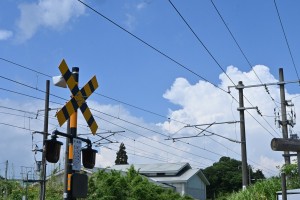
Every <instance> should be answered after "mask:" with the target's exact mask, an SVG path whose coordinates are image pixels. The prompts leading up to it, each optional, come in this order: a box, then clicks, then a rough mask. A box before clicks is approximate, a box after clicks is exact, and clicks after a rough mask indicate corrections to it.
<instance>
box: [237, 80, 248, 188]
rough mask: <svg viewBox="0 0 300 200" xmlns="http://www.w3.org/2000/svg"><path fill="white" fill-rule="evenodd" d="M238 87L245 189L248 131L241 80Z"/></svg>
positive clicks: (246, 180)
mask: <svg viewBox="0 0 300 200" xmlns="http://www.w3.org/2000/svg"><path fill="white" fill-rule="evenodd" d="M236 88H237V89H238V90H239V108H238V110H239V111H240V132H241V153H242V177H243V190H245V189H246V187H247V186H248V170H247V166H248V165H247V148H246V131H245V114H244V111H245V107H244V94H243V89H244V85H243V82H242V81H239V83H238V85H237V86H236Z"/></svg>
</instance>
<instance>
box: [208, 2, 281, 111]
mask: <svg viewBox="0 0 300 200" xmlns="http://www.w3.org/2000/svg"><path fill="white" fill-rule="evenodd" d="M211 3H212V5H213V7H214V9H215V10H216V12H217V13H218V15H219V17H220V18H221V20H222V22H223V24H224V25H225V27H226V29H227V30H228V32H229V34H230V35H231V37H232V39H233V40H234V42H235V44H236V45H237V47H238V49H239V50H240V52H241V53H242V55H243V57H244V58H245V60H246V62H247V63H248V65H249V66H250V68H251V69H252V71H253V72H254V74H255V76H256V77H257V79H258V80H259V81H260V83H261V84H263V82H262V80H261V79H260V78H259V76H258V75H257V73H256V71H255V70H254V68H253V66H252V64H251V62H250V61H249V59H248V58H247V56H246V54H245V53H244V51H243V50H242V48H241V46H240V45H239V43H238V42H237V40H236V38H235V37H234V35H233V33H232V31H231V30H230V29H229V27H228V25H227V23H226V22H225V20H224V18H223V17H222V15H221V13H220V11H219V10H218V8H217V6H216V5H215V3H214V2H213V0H211ZM265 91H266V92H267V94H269V96H270V98H271V100H272V101H273V102H274V104H275V106H276V107H278V105H277V104H276V102H275V99H274V98H273V97H272V96H271V94H270V92H269V89H268V86H265Z"/></svg>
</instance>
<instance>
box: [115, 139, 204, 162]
mask: <svg viewBox="0 0 300 200" xmlns="http://www.w3.org/2000/svg"><path fill="white" fill-rule="evenodd" d="M119 135H120V136H122V137H124V138H127V139H129V140H132V141H135V142H139V143H141V144H143V145H146V146H149V147H151V148H154V149H155V150H159V151H162V152H165V153H167V154H171V155H173V156H176V157H179V158H184V159H187V160H189V161H190V162H197V163H199V164H202V162H198V161H196V160H190V159H188V158H186V157H183V156H180V155H178V154H175V153H173V152H169V151H166V150H164V149H162V148H158V147H155V146H152V145H150V144H148V143H145V142H142V141H139V140H136V139H133V138H130V137H128V136H125V135H123V134H119Z"/></svg>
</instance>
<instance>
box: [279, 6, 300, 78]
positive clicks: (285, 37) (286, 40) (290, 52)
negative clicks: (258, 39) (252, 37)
mask: <svg viewBox="0 0 300 200" xmlns="http://www.w3.org/2000/svg"><path fill="white" fill-rule="evenodd" d="M274 5H275V8H276V12H277V16H278V19H279V22H280V26H281V30H282V32H283V35H284V39H285V42H286V45H287V47H288V50H289V54H290V56H291V59H292V62H293V66H294V69H295V72H296V75H297V78H298V80H300V78H299V75H298V70H297V68H296V64H295V61H294V57H293V55H292V51H291V48H290V45H289V42H288V39H287V36H286V33H285V30H284V27H283V24H282V21H281V17H280V14H279V10H278V7H277V4H276V0H274Z"/></svg>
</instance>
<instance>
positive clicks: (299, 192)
mask: <svg viewBox="0 0 300 200" xmlns="http://www.w3.org/2000/svg"><path fill="white" fill-rule="evenodd" d="M286 195H287V199H288V200H299V199H300V189H293V190H287V191H286ZM276 199H277V200H282V191H278V192H276Z"/></svg>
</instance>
